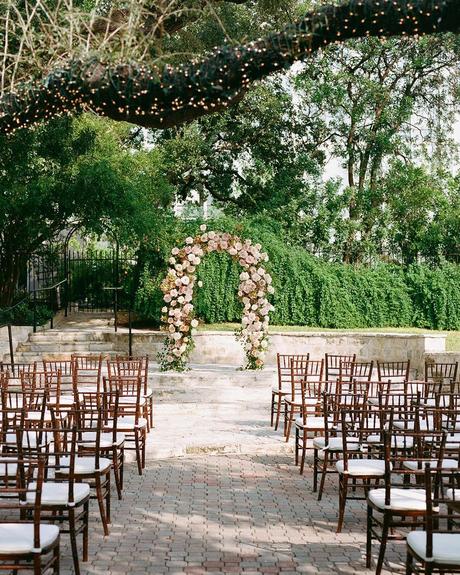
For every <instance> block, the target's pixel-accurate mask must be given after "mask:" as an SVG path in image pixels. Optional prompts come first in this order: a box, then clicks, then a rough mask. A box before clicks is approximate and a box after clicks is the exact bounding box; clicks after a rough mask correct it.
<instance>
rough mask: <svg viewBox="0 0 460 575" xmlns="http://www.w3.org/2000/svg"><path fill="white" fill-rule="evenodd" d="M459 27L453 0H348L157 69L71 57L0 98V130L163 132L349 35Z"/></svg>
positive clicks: (222, 104) (459, 12)
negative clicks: (63, 124)
mask: <svg viewBox="0 0 460 575" xmlns="http://www.w3.org/2000/svg"><path fill="white" fill-rule="evenodd" d="M459 29H460V2H459V0H412V1H410V2H408V1H406V0H380V1H377V0H351V1H349V2H348V3H345V4H342V5H339V6H337V5H335V6H324V7H322V8H320V9H318V10H316V11H315V12H311V13H309V14H307V15H306V16H305V17H304V18H303V19H302V20H300V21H298V22H297V23H295V24H290V25H289V26H287V27H286V28H285V29H284V30H283V31H282V32H280V33H278V34H271V35H269V36H267V37H265V38H261V39H259V40H258V41H256V42H251V43H249V44H246V45H242V46H238V47H232V46H222V47H219V48H216V49H215V51H214V52H213V53H212V54H210V55H209V56H207V57H206V58H204V59H203V60H198V61H191V62H190V63H188V64H184V65H182V66H178V67H177V68H174V67H172V66H170V65H166V66H164V68H162V69H160V68H158V67H152V68H149V67H147V66H145V65H138V64H135V63H127V64H120V65H118V66H111V65H107V64H105V63H103V62H101V61H99V60H98V59H97V58H92V59H90V60H87V61H81V60H72V61H71V62H69V64H68V65H67V66H64V67H62V68H61V69H58V70H54V71H53V72H51V73H50V74H49V75H48V76H47V77H46V78H45V79H44V80H42V81H41V82H37V83H33V84H29V85H25V86H23V87H21V88H20V89H18V90H17V91H16V92H15V93H9V94H7V95H5V96H4V97H3V98H2V99H1V100H0V132H3V133H12V132H14V131H15V130H17V129H18V128H20V127H26V126H29V127H31V126H33V125H36V124H37V123H38V122H39V121H42V120H47V119H50V118H51V117H53V116H56V115H62V114H70V113H76V112H79V111H82V110H83V109H85V108H88V107H90V108H91V109H92V110H93V111H94V112H95V113H97V114H100V115H102V116H106V117H109V118H112V119H114V120H125V121H130V122H133V123H136V124H139V125H142V126H146V127H153V128H166V127H171V126H174V125H179V124H181V123H183V122H186V121H189V120H192V119H195V118H197V117H199V116H201V115H204V114H207V113H214V112H216V111H218V110H221V109H224V108H226V107H228V106H229V105H231V103H232V102H234V101H236V100H238V99H239V98H240V97H241V95H242V92H244V91H245V90H246V89H247V88H248V87H249V85H250V84H251V83H252V82H254V81H256V80H260V79H262V78H264V77H266V76H267V75H269V74H270V73H272V72H275V71H279V70H280V69H283V68H287V67H289V66H291V65H292V63H293V62H295V61H296V60H301V59H305V58H306V57H308V56H309V55H310V54H311V53H312V52H314V51H316V50H318V49H319V48H321V47H322V46H326V45H328V44H332V43H336V42H343V41H345V40H347V39H350V38H359V37H370V36H375V37H380V38H388V37H391V36H415V37H420V36H422V35H424V34H433V33H439V32H455V33H458V31H459Z"/></svg>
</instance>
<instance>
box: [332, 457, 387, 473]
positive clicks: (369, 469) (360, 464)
mask: <svg viewBox="0 0 460 575" xmlns="http://www.w3.org/2000/svg"><path fill="white" fill-rule="evenodd" d="M335 467H336V469H337V471H338V472H339V473H344V463H343V461H342V460H340V461H337V463H336V464H335ZM347 473H348V475H350V476H352V477H369V476H372V477H382V476H383V475H385V462H384V461H382V460H380V459H349V460H348V471H347Z"/></svg>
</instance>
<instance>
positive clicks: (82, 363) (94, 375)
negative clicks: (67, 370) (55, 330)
mask: <svg viewBox="0 0 460 575" xmlns="http://www.w3.org/2000/svg"><path fill="white" fill-rule="evenodd" d="M71 361H72V384H73V387H74V391H75V389H78V388H79V387H82V386H83V387H85V386H91V387H94V388H95V389H97V390H99V389H100V386H101V376H102V354H99V355H77V354H73V355H72V360H71Z"/></svg>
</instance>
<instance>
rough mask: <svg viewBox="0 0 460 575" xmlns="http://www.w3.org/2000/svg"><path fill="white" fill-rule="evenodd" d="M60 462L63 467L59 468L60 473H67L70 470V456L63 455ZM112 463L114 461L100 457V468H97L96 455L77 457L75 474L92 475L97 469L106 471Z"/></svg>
mask: <svg viewBox="0 0 460 575" xmlns="http://www.w3.org/2000/svg"><path fill="white" fill-rule="evenodd" d="M59 463H60V465H62V469H60V470H59V473H60V474H62V475H66V474H67V473H68V472H69V465H70V458H69V457H61V458H60V459H59ZM111 465H112V462H111V461H110V459H106V458H105V457H99V468H98V469H96V460H95V458H94V457H83V456H82V457H76V458H75V475H91V474H93V473H96V471H106V470H107V469H109V468H110V466H111Z"/></svg>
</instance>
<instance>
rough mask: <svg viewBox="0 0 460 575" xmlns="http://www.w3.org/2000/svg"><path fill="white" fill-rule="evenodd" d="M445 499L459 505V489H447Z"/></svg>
mask: <svg viewBox="0 0 460 575" xmlns="http://www.w3.org/2000/svg"><path fill="white" fill-rule="evenodd" d="M446 499H449V500H450V501H455V502H456V503H460V489H447V490H446Z"/></svg>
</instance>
